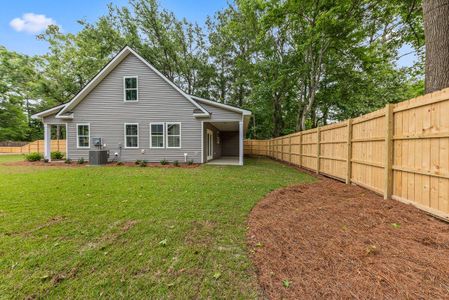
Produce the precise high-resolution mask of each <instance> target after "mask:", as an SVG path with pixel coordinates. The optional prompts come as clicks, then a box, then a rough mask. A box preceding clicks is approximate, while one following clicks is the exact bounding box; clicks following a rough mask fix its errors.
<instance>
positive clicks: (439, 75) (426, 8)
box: [423, 0, 449, 93]
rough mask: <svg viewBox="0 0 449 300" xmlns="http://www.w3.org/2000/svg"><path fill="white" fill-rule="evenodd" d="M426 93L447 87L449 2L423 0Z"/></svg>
mask: <svg viewBox="0 0 449 300" xmlns="http://www.w3.org/2000/svg"><path fill="white" fill-rule="evenodd" d="M423 13H424V35H425V41H426V67H425V74H426V76H425V88H426V93H431V92H433V91H437V90H441V89H443V88H446V87H449V0H424V1H423Z"/></svg>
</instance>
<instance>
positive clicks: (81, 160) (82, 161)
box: [78, 157, 86, 165]
mask: <svg viewBox="0 0 449 300" xmlns="http://www.w3.org/2000/svg"><path fill="white" fill-rule="evenodd" d="M85 162H86V161H85V160H84V157H81V158H80V159H78V164H79V165H82V164H84V163H85Z"/></svg>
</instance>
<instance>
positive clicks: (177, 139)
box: [165, 123, 181, 148]
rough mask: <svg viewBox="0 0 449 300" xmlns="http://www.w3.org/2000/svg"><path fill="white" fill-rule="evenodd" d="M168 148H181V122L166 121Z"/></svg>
mask: <svg viewBox="0 0 449 300" xmlns="http://www.w3.org/2000/svg"><path fill="white" fill-rule="evenodd" d="M165 129H166V136H167V148H181V123H166V126H165Z"/></svg>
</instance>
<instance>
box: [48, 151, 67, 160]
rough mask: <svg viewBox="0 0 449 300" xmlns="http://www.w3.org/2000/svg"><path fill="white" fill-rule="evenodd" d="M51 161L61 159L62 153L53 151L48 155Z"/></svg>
mask: <svg viewBox="0 0 449 300" xmlns="http://www.w3.org/2000/svg"><path fill="white" fill-rule="evenodd" d="M50 156H51V159H62V158H63V157H64V153H62V152H60V151H54V152H52V153H51V154H50Z"/></svg>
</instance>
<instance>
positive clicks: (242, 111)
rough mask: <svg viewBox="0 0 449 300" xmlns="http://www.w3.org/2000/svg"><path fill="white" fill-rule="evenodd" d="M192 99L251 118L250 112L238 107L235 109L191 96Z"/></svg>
mask: <svg viewBox="0 0 449 300" xmlns="http://www.w3.org/2000/svg"><path fill="white" fill-rule="evenodd" d="M191 97H192V98H193V99H194V100H196V101H199V102H203V103H206V104H209V105H212V106H216V107H220V108H223V109H226V110H230V111H233V112H237V113H241V114H243V115H244V116H251V112H250V111H249V110H246V109H241V108H238V107H234V106H230V105H227V104H223V103H219V102H216V101H212V100H208V99H204V98H200V97H197V96H191Z"/></svg>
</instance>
